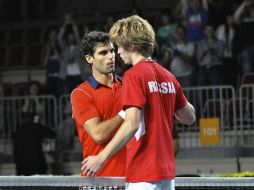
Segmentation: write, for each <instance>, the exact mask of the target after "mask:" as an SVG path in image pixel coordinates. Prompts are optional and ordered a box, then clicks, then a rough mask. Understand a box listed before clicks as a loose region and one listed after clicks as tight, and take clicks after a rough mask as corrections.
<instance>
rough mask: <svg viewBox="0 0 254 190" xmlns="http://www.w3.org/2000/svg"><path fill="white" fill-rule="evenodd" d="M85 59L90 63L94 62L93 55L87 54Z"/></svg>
mask: <svg viewBox="0 0 254 190" xmlns="http://www.w3.org/2000/svg"><path fill="white" fill-rule="evenodd" d="M85 59H86V62H87V63H88V64H90V65H92V64H93V57H92V56H91V55H85Z"/></svg>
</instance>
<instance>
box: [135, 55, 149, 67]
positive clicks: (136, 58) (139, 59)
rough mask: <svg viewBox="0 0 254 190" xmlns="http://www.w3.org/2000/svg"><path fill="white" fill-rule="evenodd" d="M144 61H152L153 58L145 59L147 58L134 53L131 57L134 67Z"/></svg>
mask: <svg viewBox="0 0 254 190" xmlns="http://www.w3.org/2000/svg"><path fill="white" fill-rule="evenodd" d="M142 60H151V58H150V57H145V56H143V55H141V54H138V53H133V54H132V56H131V61H132V65H136V64H137V63H138V62H140V61H142Z"/></svg>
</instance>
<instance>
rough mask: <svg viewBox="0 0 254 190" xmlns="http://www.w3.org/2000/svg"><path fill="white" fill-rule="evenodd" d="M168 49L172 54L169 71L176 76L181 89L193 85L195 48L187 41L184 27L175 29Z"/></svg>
mask: <svg viewBox="0 0 254 190" xmlns="http://www.w3.org/2000/svg"><path fill="white" fill-rule="evenodd" d="M169 48H170V50H171V52H172V54H173V59H172V61H171V64H170V71H171V72H172V73H173V74H174V75H175V76H176V78H177V80H178V81H179V82H180V84H181V86H182V87H187V86H192V85H194V84H195V83H194V81H195V80H194V75H193V74H194V73H195V69H196V67H195V64H194V53H195V47H194V44H193V43H192V42H188V41H187V38H186V29H185V27H183V26H179V27H177V29H176V37H175V40H174V41H172V43H171V44H170V47H169Z"/></svg>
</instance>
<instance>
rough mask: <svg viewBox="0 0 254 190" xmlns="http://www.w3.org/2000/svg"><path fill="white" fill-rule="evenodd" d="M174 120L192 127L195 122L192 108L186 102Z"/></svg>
mask: <svg viewBox="0 0 254 190" xmlns="http://www.w3.org/2000/svg"><path fill="white" fill-rule="evenodd" d="M176 118H177V119H178V120H179V121H180V122H181V123H183V124H185V125H192V124H193V123H194V122H195V121H196V116H195V109H194V107H193V106H192V105H191V104H190V103H189V102H188V103H187V104H186V106H185V107H184V108H182V109H181V110H179V111H178V112H177V113H176Z"/></svg>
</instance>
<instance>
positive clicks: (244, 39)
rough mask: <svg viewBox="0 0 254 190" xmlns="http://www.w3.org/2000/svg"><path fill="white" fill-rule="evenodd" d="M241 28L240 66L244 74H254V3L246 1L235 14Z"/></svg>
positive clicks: (249, 0)
mask: <svg viewBox="0 0 254 190" xmlns="http://www.w3.org/2000/svg"><path fill="white" fill-rule="evenodd" d="M234 19H235V22H236V23H237V24H238V27H239V44H238V45H239V46H240V47H241V48H240V65H241V69H242V72H243V73H247V72H254V40H253V32H254V30H253V25H254V1H252V0H244V1H243V2H242V3H241V5H240V6H239V7H238V8H237V9H236V11H235V12H234Z"/></svg>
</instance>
